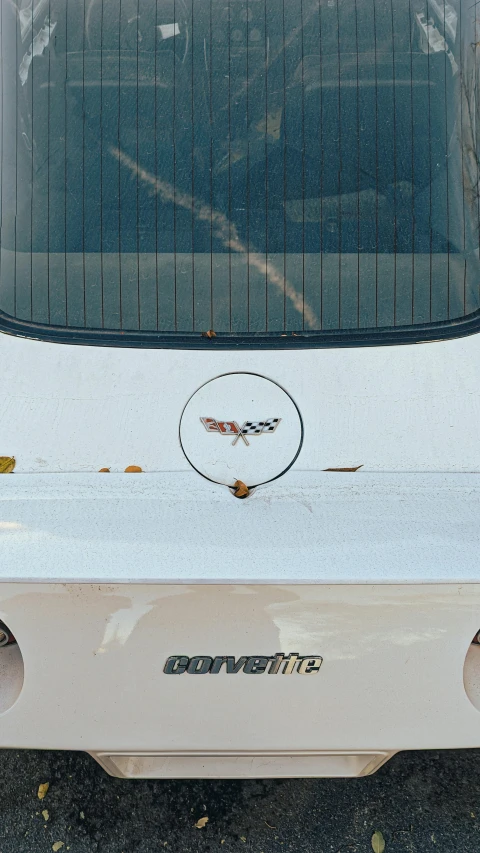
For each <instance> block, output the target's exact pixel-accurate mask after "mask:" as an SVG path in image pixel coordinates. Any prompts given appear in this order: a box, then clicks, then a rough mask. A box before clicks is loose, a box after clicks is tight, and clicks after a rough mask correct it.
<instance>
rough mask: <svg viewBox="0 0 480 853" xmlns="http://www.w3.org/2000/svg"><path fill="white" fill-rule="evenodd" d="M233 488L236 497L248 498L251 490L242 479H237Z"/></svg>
mask: <svg viewBox="0 0 480 853" xmlns="http://www.w3.org/2000/svg"><path fill="white" fill-rule="evenodd" d="M233 488H234V489H235V497H236V498H246V497H247V496H248V495H249V494H250V490H249V488H248V486H246V485H245V483H242V481H241V480H236V481H235V483H234V486H233Z"/></svg>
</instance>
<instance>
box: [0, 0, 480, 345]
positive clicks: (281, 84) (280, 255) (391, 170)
mask: <svg viewBox="0 0 480 853" xmlns="http://www.w3.org/2000/svg"><path fill="white" fill-rule="evenodd" d="M478 9H480V7H479V6H478V4H474V3H472V2H470V0H465V2H461V0H451V2H445V0H429V2H426V3H424V2H422V0H3V2H2V4H1V63H2V68H1V73H2V92H1V95H2V98H1V109H2V126H1V133H2V138H1V266H0V310H1V312H2V317H3V322H4V327H5V328H7V327H9V324H10V327H11V328H12V329H13V330H15V328H17V329H23V330H24V331H25V330H26V332H27V334H28V328H31V329H36V330H37V331H36V332H35V334H36V335H40V336H41V335H42V334H47V332H48V329H49V327H51V328H53V329H56V330H57V331H58V330H63V334H64V338H65V339H68V337H69V335H70V336H72V339H73V338H75V336H76V335H77V336H80V338H81V337H82V332H83V333H85V332H87V331H88V332H89V333H91V334H93V335H97V337H98V339H99V340H101V339H102V337H103V338H104V339H105V340H106V341H109V340H112V342H115V340H117V341H120V340H121V336H122V335H123V336H125V335H126V336H127V337H126V340H128V339H129V337H128V336H129V335H133V336H134V337H135V335H136V340H140V339H142V340H145V343H147V344H148V341H149V340H150V341H151V342H155V341H157V342H162V341H163V342H165V341H167V342H168V341H170V342H175V341H178V340H180V339H181V340H182V341H185V340H186V341H188V339H189V338H192V340H197V339H198V338H199V337H200V336H201V333H202V332H205V331H207V330H210V329H212V330H214V331H215V332H216V336H217V341H218V340H220V341H221V340H225V341H230V342H231V343H232V345H235V342H236V341H238V340H242V341H243V342H244V343H245V342H247V343H248V341H250V340H251V343H252V345H253V344H255V342H256V341H257V342H258V341H259V340H261V339H262V338H265V340H268V341H271V342H272V343H273V344H275V342H278V343H280V344H282V343H285V342H286V341H288V340H290V339H291V338H292V337H293V338H297V339H302V340H307V341H310V342H311V343H312V344H314V343H315V342H316V341H317V342H319V341H322V340H328V336H329V335H330V336H332V335H333V336H334V338H332V339H335V340H342V338H344V339H345V340H347V341H348V340H349V339H350V340H354V339H355V340H360V339H361V337H362V335H363V336H365V337H366V339H368V337H369V335H370V336H371V335H372V334H377V335H378V334H379V333H380V332H382V330H384V331H388V334H389V335H390V336H392V335H395V334H396V335H397V336H398V335H400V336H401V333H402V331H404V332H405V331H406V330H410V332H412V330H413V331H414V330H415V328H416V329H418V330H423V332H422V333H420V332H419V333H418V334H419V336H420V337H421V336H422V334H423V335H425V334H426V333H427V331H428V328H429V327H430V328H433V327H435V328H436V329H438V326H439V324H440V326H441V327H442V328H446V329H447V330H448V329H449V328H450V326H451V325H455V326H456V327H459V325H461V321H462V319H464V318H469V319H471V318H472V317H474V316H475V312H478V310H479V306H480V291H479V282H480V277H479V272H480V270H479V192H478V177H479V176H478V160H477V152H478V150H479V140H478V138H477V116H476V106H477V63H476V55H477V52H478V50H479V49H480V48H479V47H478V45H479V44H480V20H479V22H478V24H477V22H476V15H477V10H478ZM478 14H480V13H478ZM119 333H121V335H120V334H119ZM132 339H133V338H132Z"/></svg>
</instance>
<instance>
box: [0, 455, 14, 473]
mask: <svg viewBox="0 0 480 853" xmlns="http://www.w3.org/2000/svg"><path fill="white" fill-rule="evenodd" d="M14 468H15V456H0V474H11V473H12V471H13V469H14Z"/></svg>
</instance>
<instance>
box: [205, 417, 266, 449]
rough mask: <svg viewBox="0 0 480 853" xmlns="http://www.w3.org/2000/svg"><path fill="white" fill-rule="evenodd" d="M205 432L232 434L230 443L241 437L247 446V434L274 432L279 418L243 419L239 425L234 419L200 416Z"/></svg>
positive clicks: (234, 442)
mask: <svg viewBox="0 0 480 853" xmlns="http://www.w3.org/2000/svg"><path fill="white" fill-rule="evenodd" d="M200 420H201V422H202V424H203V426H204V427H205V429H206V430H207V432H219V433H220V435H230V436H232V435H233V441H232V445H233V444H236V443H237V441H238V439H239V438H241V439H242V441H243V442H245V444H246V445H247V447H248V446H249V443H250V442H249V441H248V440H247V438H246V436H247V435H263V434H264V433H268V432H275V430H276V428H277V427H278V425H279V423H280V421H281V420H282V419H281V418H267V419H266V420H264V421H244V423H243V424H242V426H241V427H240V426H239V425H238V424H237V422H236V421H216V420H215V418H200Z"/></svg>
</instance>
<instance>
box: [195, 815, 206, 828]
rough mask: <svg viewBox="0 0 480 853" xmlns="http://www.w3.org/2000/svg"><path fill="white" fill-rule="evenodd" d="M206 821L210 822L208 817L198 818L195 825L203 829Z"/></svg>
mask: <svg viewBox="0 0 480 853" xmlns="http://www.w3.org/2000/svg"><path fill="white" fill-rule="evenodd" d="M206 823H208V817H201V818H200V819H199V820H197V822H196V824H195V826H196V827H197V829H203V827H204V826H205V824H206Z"/></svg>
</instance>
